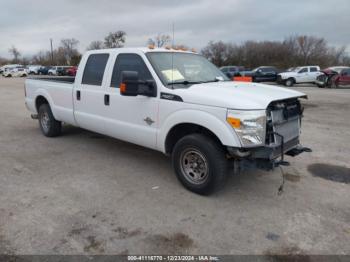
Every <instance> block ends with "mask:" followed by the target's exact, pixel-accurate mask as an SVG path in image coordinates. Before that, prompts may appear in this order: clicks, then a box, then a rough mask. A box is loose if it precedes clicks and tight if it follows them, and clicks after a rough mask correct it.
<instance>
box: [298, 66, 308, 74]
mask: <svg viewBox="0 0 350 262" xmlns="http://www.w3.org/2000/svg"><path fill="white" fill-rule="evenodd" d="M307 72H308V69H307V67H305V68H303V69H301V70H300V71H299V73H300V74H301V73H307Z"/></svg>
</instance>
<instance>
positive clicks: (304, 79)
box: [277, 66, 322, 87]
mask: <svg viewBox="0 0 350 262" xmlns="http://www.w3.org/2000/svg"><path fill="white" fill-rule="evenodd" d="M321 74H322V73H321V72H320V67H319V66H301V67H296V68H294V69H293V70H291V71H288V72H283V73H280V74H278V75H277V82H278V83H280V84H284V85H286V86H288V87H291V86H293V85H294V84H303V83H312V84H315V82H316V79H317V77H318V76H319V75H321Z"/></svg>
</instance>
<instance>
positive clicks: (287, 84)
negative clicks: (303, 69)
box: [285, 78, 294, 87]
mask: <svg viewBox="0 0 350 262" xmlns="http://www.w3.org/2000/svg"><path fill="white" fill-rule="evenodd" d="M285 85H286V86H288V87H292V86H293V85H294V80H293V78H289V79H287V80H286V82H285Z"/></svg>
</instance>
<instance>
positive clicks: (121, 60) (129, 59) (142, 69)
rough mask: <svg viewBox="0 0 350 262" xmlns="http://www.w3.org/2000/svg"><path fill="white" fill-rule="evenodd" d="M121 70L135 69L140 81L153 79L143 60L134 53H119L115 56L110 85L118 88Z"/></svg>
mask: <svg viewBox="0 0 350 262" xmlns="http://www.w3.org/2000/svg"><path fill="white" fill-rule="evenodd" d="M123 71H136V72H137V73H138V74H139V79H140V80H141V81H147V80H153V77H152V75H151V73H150V71H149V70H148V68H147V66H146V64H145V62H144V61H143V59H142V58H141V57H140V56H139V55H136V54H119V55H118V56H117V60H116V61H115V64H114V68H113V73H112V79H111V87H114V88H119V85H120V83H121V81H122V79H121V76H122V72H123Z"/></svg>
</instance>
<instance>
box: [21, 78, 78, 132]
mask: <svg viewBox="0 0 350 262" xmlns="http://www.w3.org/2000/svg"><path fill="white" fill-rule="evenodd" d="M74 80H75V78H74V77H31V78H27V79H26V82H25V89H26V105H27V107H28V109H29V110H30V111H31V112H32V113H33V114H37V113H38V108H37V106H36V100H35V99H36V98H37V97H39V96H42V97H45V98H48V99H50V101H48V102H49V104H50V106H51V109H52V113H53V115H54V117H55V119H57V120H59V121H62V122H66V123H69V124H72V125H74V124H75V120H74V115H73V89H74Z"/></svg>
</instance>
